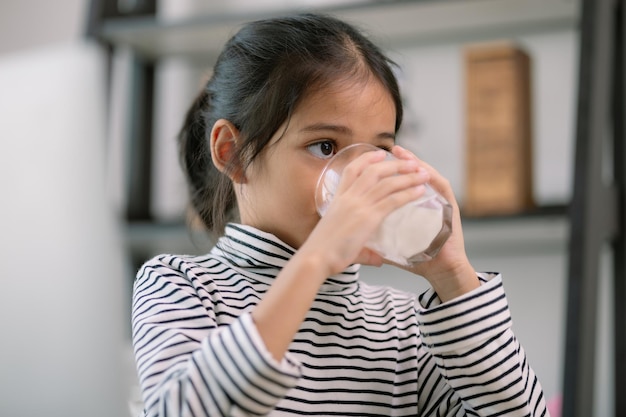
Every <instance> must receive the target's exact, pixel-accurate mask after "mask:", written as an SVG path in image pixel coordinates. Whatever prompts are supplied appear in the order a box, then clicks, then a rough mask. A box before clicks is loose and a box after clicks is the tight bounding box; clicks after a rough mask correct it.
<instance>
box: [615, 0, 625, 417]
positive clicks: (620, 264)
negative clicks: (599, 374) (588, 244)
mask: <svg viewBox="0 0 626 417" xmlns="http://www.w3.org/2000/svg"><path fill="white" fill-rule="evenodd" d="M616 7H617V10H616V13H615V64H614V68H615V69H614V71H613V74H614V79H615V83H614V101H613V135H614V138H615V139H614V144H615V145H614V154H613V158H614V161H613V168H614V170H615V182H616V184H617V187H618V211H617V213H618V228H619V235H618V237H617V238H616V239H615V242H614V247H613V258H614V271H615V272H614V273H615V282H614V283H613V285H614V287H613V308H614V315H615V320H614V326H615V328H614V333H615V352H614V358H615V415H616V416H626V395H623V394H624V393H626V79H625V78H626V76H625V74H626V0H619V1H618V3H617V5H616Z"/></svg>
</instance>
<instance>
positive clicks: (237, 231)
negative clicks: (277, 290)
mask: <svg viewBox="0 0 626 417" xmlns="http://www.w3.org/2000/svg"><path fill="white" fill-rule="evenodd" d="M295 252H296V250H295V249H293V248H292V247H290V246H289V245H287V244H286V243H284V242H282V241H281V240H280V239H278V238H277V237H276V236H274V235H272V234H270V233H266V232H262V231H260V230H258V229H255V228H254V227H252V226H246V225H241V224H235V223H229V224H228V225H227V226H226V230H225V234H224V236H222V237H221V238H220V239H219V240H218V241H217V243H216V245H215V246H214V247H213V249H212V250H211V254H212V255H215V256H219V257H221V258H223V259H225V260H226V261H227V262H228V263H230V264H231V265H233V266H235V267H237V268H238V269H239V270H240V271H241V272H242V273H243V274H244V275H245V276H247V277H248V278H250V279H254V280H257V281H261V282H266V283H268V284H271V283H272V280H273V279H274V278H275V277H276V275H277V274H278V272H279V271H280V270H281V269H282V268H283V267H284V266H285V265H286V264H287V262H289V260H290V259H291V257H292V256H293V255H294V254H295ZM359 267H360V265H358V264H355V265H350V266H349V267H348V268H347V269H346V270H345V271H343V272H342V273H341V274H337V275H333V276H332V277H329V278H327V279H326V281H325V282H324V284H322V286H321V288H320V292H323V293H327V292H333V293H337V292H341V293H350V292H353V291H354V290H356V288H357V285H358V276H359Z"/></svg>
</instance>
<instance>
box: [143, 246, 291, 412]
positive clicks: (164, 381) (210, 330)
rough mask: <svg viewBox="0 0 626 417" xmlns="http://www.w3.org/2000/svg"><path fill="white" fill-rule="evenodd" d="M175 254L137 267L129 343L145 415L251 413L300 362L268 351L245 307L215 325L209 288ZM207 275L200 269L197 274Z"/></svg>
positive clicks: (287, 385) (279, 389) (284, 384)
mask: <svg viewBox="0 0 626 417" xmlns="http://www.w3.org/2000/svg"><path fill="white" fill-rule="evenodd" d="M184 269H185V268H184V262H183V261H182V260H181V259H180V258H177V257H160V258H158V259H156V258H155V259H153V260H152V261H149V262H148V263H146V264H145V265H144V266H143V267H142V269H141V270H140V271H139V273H138V274H137V280H136V281H135V285H134V291H133V305H132V320H133V321H132V325H133V346H134V350H135V358H136V364H137V371H138V376H139V382H140V385H141V390H142V397H143V402H144V410H145V415H146V416H160V417H165V416H167V417H179V416H196V417H200V416H256V415H265V414H267V413H269V412H270V411H271V410H272V409H273V408H274V407H275V405H276V404H277V403H278V401H280V399H282V398H283V397H284V396H285V394H286V393H287V391H288V390H289V389H291V388H292V387H294V386H295V385H296V384H297V381H298V379H299V377H300V367H299V364H298V363H297V362H295V361H293V360H291V359H290V358H289V357H286V358H285V360H283V362H282V363H278V362H277V361H275V360H274V359H273V358H272V356H271V355H270V354H269V352H268V351H267V349H266V348H265V345H264V344H263V342H262V339H261V337H260V336H259V334H258V332H257V329H256V327H255V325H254V323H253V321H252V317H251V316H250V314H248V313H243V314H242V315H240V316H239V317H237V318H235V319H234V320H233V321H232V323H230V324H229V325H223V326H217V323H216V320H215V312H214V309H213V308H214V303H213V302H212V301H211V300H210V296H211V295H210V294H211V293H210V291H204V292H202V293H200V291H199V288H200V287H199V280H198V279H197V277H194V276H191V275H190V274H189V271H187V273H184V272H181V271H184ZM204 279H205V280H206V277H204Z"/></svg>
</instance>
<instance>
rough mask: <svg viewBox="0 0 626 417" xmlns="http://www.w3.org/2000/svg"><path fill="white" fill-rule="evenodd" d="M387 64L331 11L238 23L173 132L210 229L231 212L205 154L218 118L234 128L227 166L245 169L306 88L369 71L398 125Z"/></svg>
mask: <svg viewBox="0 0 626 417" xmlns="http://www.w3.org/2000/svg"><path fill="white" fill-rule="evenodd" d="M392 65H393V62H392V61H391V60H390V59H389V58H388V57H386V56H385V55H384V54H383V53H382V51H381V50H380V49H379V48H378V47H377V46H376V45H374V44H373V43H372V42H371V41H370V40H368V39H367V38H366V37H365V36H364V35H363V34H361V33H360V32H359V31H358V30H357V29H355V28H354V27H352V26H351V25H349V24H347V23H345V22H342V21H340V20H338V19H336V18H333V17H330V16H326V15H319V14H309V13H307V14H299V15H295V16H287V17H280V18H273V19H267V20H260V21H255V22H251V23H248V24H246V25H245V26H243V27H242V28H241V29H240V30H239V32H237V33H236V34H235V35H234V36H233V37H232V38H231V39H230V40H229V41H228V42H227V43H226V45H225V47H224V49H223V51H222V52H221V54H220V56H219V57H218V59H217V62H216V64H215V66H214V68H213V75H212V77H211V79H210V80H209V81H208V82H207V84H206V86H205V88H204V89H203V90H202V91H201V92H200V94H199V95H198V97H197V98H196V99H195V101H194V102H193V104H192V106H191V108H190V109H189V110H188V112H187V116H186V118H185V122H184V125H183V128H182V130H181V132H180V134H179V137H178V140H179V147H180V158H181V164H182V167H183V170H184V171H185V174H186V176H187V180H188V183H189V188H190V193H191V203H192V205H193V208H194V209H195V211H196V212H197V214H198V215H199V217H200V219H201V221H202V223H203V224H204V226H205V227H206V228H207V229H208V231H210V232H213V233H215V234H216V235H218V236H219V235H221V234H222V233H223V231H224V226H225V224H226V223H227V222H228V221H231V220H234V216H235V215H234V213H235V212H236V211H235V209H236V201H235V193H234V190H233V184H232V182H231V181H230V179H229V177H228V176H227V175H225V174H224V173H222V172H220V171H219V170H218V169H217V168H216V167H215V166H214V165H213V162H212V160H211V155H210V145H209V140H210V137H209V136H210V132H211V129H212V127H213V125H214V123H215V122H216V121H217V120H219V119H226V120H228V121H230V122H231V123H232V124H233V125H234V126H235V127H236V128H237V129H238V130H239V132H240V137H239V141H238V144H237V145H238V146H237V148H236V150H235V152H234V155H232V159H231V161H230V162H231V163H230V164H229V165H230V167H229V168H227V169H242V170H245V168H247V166H248V165H249V164H250V162H252V160H254V158H256V157H257V156H258V155H259V154H260V153H261V151H262V150H263V148H264V147H265V145H267V143H268V142H269V140H270V139H271V137H272V136H273V135H274V134H275V133H276V132H277V130H278V129H279V127H280V126H281V125H282V124H283V123H284V122H285V121H287V120H289V117H290V116H291V114H293V112H294V110H295V108H296V106H297V105H298V104H299V103H300V102H301V101H302V100H303V98H304V97H305V96H306V95H307V94H311V93H312V92H313V91H316V90H318V89H320V88H322V87H324V86H327V85H328V84H330V83H332V82H335V81H337V80H342V79H345V80H348V79H351V78H354V77H360V78H361V79H366V77H369V76H374V77H375V78H376V79H377V80H378V81H379V82H381V84H382V85H383V86H384V87H385V88H386V89H387V90H388V91H389V93H390V94H391V96H392V99H393V101H394V104H395V107H396V125H395V129H396V132H397V131H398V129H399V127H400V123H401V121H402V101H401V98H400V92H399V89H398V83H397V80H396V77H395V75H394V73H393V71H392V69H391V66H392ZM357 79H358V78H357Z"/></svg>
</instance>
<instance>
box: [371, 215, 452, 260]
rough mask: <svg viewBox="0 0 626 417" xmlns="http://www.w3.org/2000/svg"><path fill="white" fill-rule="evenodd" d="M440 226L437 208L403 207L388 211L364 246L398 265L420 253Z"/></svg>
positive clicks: (430, 241) (441, 218) (436, 233)
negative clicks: (389, 212) (388, 213)
mask: <svg viewBox="0 0 626 417" xmlns="http://www.w3.org/2000/svg"><path fill="white" fill-rule="evenodd" d="M442 227H443V210H442V209H441V208H427V207H419V206H417V205H415V204H412V203H410V204H407V205H405V206H402V207H400V208H399V209H397V210H395V211H394V212H392V213H391V214H390V215H389V216H387V217H386V218H385V220H383V222H382V224H381V225H380V227H379V228H378V230H377V231H376V233H375V234H374V235H373V236H372V238H371V240H370V242H369V243H368V245H367V246H368V247H370V248H371V249H373V250H375V251H377V252H379V253H380V254H381V255H383V256H384V257H385V258H386V259H388V260H390V261H394V262H397V263H399V264H402V265H406V264H408V262H407V260H408V259H410V258H412V257H413V256H415V255H417V254H419V253H421V252H424V251H425V250H426V249H428V247H429V246H430V244H431V243H432V241H433V239H435V237H436V236H437V235H438V234H439V232H440V231H441V228H442Z"/></svg>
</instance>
